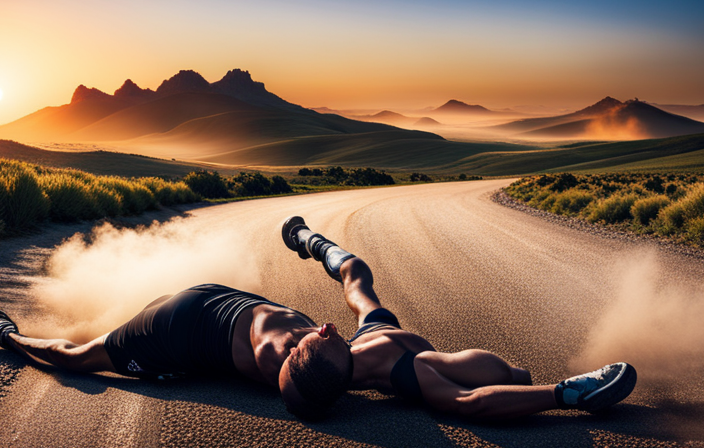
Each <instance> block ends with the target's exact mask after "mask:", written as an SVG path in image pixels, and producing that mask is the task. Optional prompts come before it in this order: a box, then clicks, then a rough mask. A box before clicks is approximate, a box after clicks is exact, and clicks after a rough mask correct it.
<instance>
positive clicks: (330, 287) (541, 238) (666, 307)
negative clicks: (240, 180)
mask: <svg viewBox="0 0 704 448" xmlns="http://www.w3.org/2000/svg"><path fill="white" fill-rule="evenodd" d="M506 184H508V181H505V180H498V181H481V182H465V183H450V184H430V185H421V186H411V187H393V188H381V189H370V190H355V191H342V192H334V193H324V194H317V195H309V196H298V197H289V198H274V199H267V200H257V201H248V202H242V203H234V204H227V205H222V206H215V207H208V208H202V209H198V210H194V211H192V212H191V213H192V217H190V218H188V219H186V220H184V221H182V222H179V223H178V224H174V225H171V226H169V225H166V226H162V227H160V228H159V229H160V230H157V231H154V232H153V233H151V234H150V235H149V236H145V235H146V234H144V233H143V234H142V235H143V236H142V237H140V236H138V235H137V234H135V233H134V232H132V231H127V232H125V233H123V234H113V235H112V237H111V238H112V240H111V241H112V243H113V244H117V245H118V246H112V247H111V246H109V244H108V243H106V247H108V249H104V250H110V251H112V252H111V253H112V254H113V255H112V256H111V257H112V258H111V260H112V259H113V258H114V259H116V260H118V262H116V264H115V265H114V266H113V265H110V266H109V267H105V266H103V265H100V266H101V267H104V268H105V269H104V270H107V271H108V272H103V271H100V267H98V266H97V265H96V264H95V262H93V263H94V264H93V266H95V270H96V274H95V276H96V277H97V278H99V279H100V278H108V277H110V276H111V275H112V276H125V275H126V274H125V272H133V271H130V270H129V269H133V270H134V272H135V273H134V275H135V276H138V275H139V273H144V272H146V273H147V274H149V273H150V272H152V270H153V272H154V273H155V275H154V277H155V279H154V282H153V285H151V287H152V288H155V287H158V288H161V289H162V293H166V292H174V291H175V290H178V288H180V287H181V286H182V284H184V283H185V284H187V283H186V282H191V283H192V282H193V281H195V279H196V278H203V280H202V282H210V281H219V282H223V283H228V284H231V285H232V286H235V287H237V286H238V285H239V284H240V283H245V284H246V285H247V288H249V289H252V290H254V292H258V293H260V294H263V295H265V296H267V297H268V298H270V299H272V300H275V301H278V302H281V303H284V304H286V305H290V306H292V307H295V308H297V309H300V310H301V311H303V312H305V313H307V314H309V315H310V316H311V317H313V318H314V319H315V320H316V321H318V322H325V321H332V322H336V323H337V324H338V326H339V327H340V329H341V330H342V332H343V333H344V334H347V335H351V334H352V333H353V331H354V329H355V323H354V319H353V318H352V315H351V313H349V312H348V311H347V310H346V309H345V306H344V302H343V300H342V295H341V289H340V287H339V285H337V284H336V283H335V282H333V281H332V280H330V279H329V278H328V277H327V276H326V275H325V273H324V271H323V269H322V268H321V267H320V266H319V265H318V264H317V263H314V262H312V261H311V260H306V261H303V260H299V259H298V258H297V257H296V256H295V254H293V253H291V252H289V251H288V250H287V249H286V248H285V247H284V245H283V243H282V242H281V240H280V230H279V229H280V225H281V223H282V221H283V219H284V218H285V217H287V216H289V215H293V214H299V215H302V216H304V217H305V219H306V221H307V222H308V223H309V224H310V225H311V227H312V228H313V229H314V230H316V231H319V232H321V233H323V234H324V235H326V236H328V237H329V238H331V239H333V240H334V241H336V242H338V243H339V244H340V245H341V246H343V247H345V248H346V249H348V250H350V251H351V252H353V253H355V254H357V255H359V256H361V257H363V258H364V259H365V260H366V261H367V262H368V263H369V265H370V266H371V267H372V270H373V272H374V275H375V282H376V283H375V285H376V288H377V291H378V293H379V296H380V298H381V299H382V303H384V304H385V305H386V307H388V308H390V309H391V310H393V311H394V312H396V313H397V315H398V317H399V320H400V321H401V323H402V324H403V325H404V326H405V328H407V329H409V330H411V331H415V332H418V333H420V334H422V335H425V336H426V337H427V338H428V339H429V340H430V341H431V342H432V343H433V344H434V345H435V346H436V347H437V348H438V349H441V350H461V349H464V348H468V347H480V348H484V349H488V350H493V351H495V352H497V353H499V354H500V355H502V356H504V357H505V358H507V359H508V360H510V361H511V362H513V363H515V364H517V365H519V366H522V367H525V368H528V369H530V370H531V371H532V373H533V378H534V381H535V382H537V383H553V382H557V381H559V380H560V379H562V378H563V377H565V376H567V375H570V374H572V373H577V372H578V371H579V370H580V369H592V368H597V367H600V366H601V365H603V364H605V363H607V362H611V361H615V360H620V359H623V360H627V361H630V362H632V363H633V364H634V365H635V366H636V368H637V369H638V370H639V374H640V378H641V381H640V382H639V384H638V386H637V388H636V390H635V392H634V393H633V394H632V396H631V397H629V399H627V400H626V401H625V402H624V403H623V404H621V405H618V406H616V407H615V408H614V409H613V410H612V412H610V413H608V414H607V415H601V416H591V415H589V414H584V413H580V412H576V411H574V412H573V411H570V412H564V411H554V412H550V413H545V414H542V415H538V416H532V417H528V418H525V419H522V420H519V421H514V422H511V423H507V424H495V423H494V424H492V423H481V422H469V421H462V420H459V419H455V418H450V417H447V416H444V415H441V414H437V413H433V412H427V411H425V410H422V409H419V408H414V407H409V406H407V405H405V404H403V403H402V402H400V401H399V400H397V399H395V398H391V397H387V396H383V395H380V394H377V393H375V392H366V393H353V394H348V395H347V396H345V397H344V398H343V399H342V400H341V401H340V402H339V404H338V405H337V406H336V409H335V412H334V414H333V415H332V416H331V418H330V419H329V420H328V421H326V422H323V423H319V424H304V423H301V422H298V421H296V420H295V419H293V418H292V417H291V416H289V415H288V414H287V413H286V411H285V410H284V408H283V405H282V404H281V402H280V400H279V398H278V396H277V394H276V393H275V392H272V391H270V390H268V389H265V388H263V387H260V386H258V385H254V384H250V383H244V382H228V381H224V380H211V381H205V380H198V381H196V380H194V381H180V382H167V383H159V384H152V383H147V382H142V381H138V380H131V379H123V378H119V377H117V376H109V375H108V376H103V375H85V376H78V375H69V374H65V373H61V372H56V371H50V370H44V371H42V370H38V369H35V368H33V367H30V366H27V365H25V364H24V363H22V361H20V360H19V359H18V358H17V357H16V356H14V355H12V354H9V353H7V352H2V351H0V377H1V378H2V379H3V383H0V414H1V415H2V418H1V419H0V446H18V447H24V446H27V447H29V446H32V447H35V446H62V447H63V446H66V447H79V446H101V447H117V446H120V447H122V446H134V447H157V446H204V447H212V446H243V445H251V446H323V445H325V446H330V445H332V446H370V445H373V446H384V447H409V446H410V447H412V446H440V447H442V446H561V447H563V446H634V445H642V446H660V445H662V446H673V445H679V444H683V445H687V446H702V445H704V423H703V422H704V369H703V368H702V364H703V363H702V358H703V356H702V349H701V347H702V345H704V334H702V331H701V330H700V327H701V321H702V317H704V305H703V304H704V293H702V291H703V290H704V280H702V279H704V275H703V274H704V263H703V262H702V261H701V260H697V259H695V258H691V257H689V258H688V257H685V256H682V255H677V254H672V253H669V252H666V251H664V250H662V249H659V248H658V247H657V246H655V245H652V244H646V243H633V242H628V241H623V240H619V239H610V238H605V237H603V236H596V235H592V234H589V233H585V232H583V231H579V230H574V229H571V228H569V227H567V226H562V225H557V224H552V223H549V222H546V221H544V220H542V219H540V218H537V217H533V216H528V215H526V214H523V213H521V212H519V211H516V210H512V209H509V208H505V207H503V206H500V205H497V204H495V203H493V202H492V201H491V200H490V198H489V196H490V193H491V192H492V191H495V190H496V189H497V188H499V187H501V186H504V185H506ZM146 233H149V232H146ZM128 234H129V236H126V235H128ZM121 238H122V239H121ZM140 238H144V239H143V240H140ZM147 238H149V242H147ZM105 239H109V238H108V237H107V236H106V237H105ZM154 240H158V242H157V243H154V242H153V241H154ZM98 241H101V240H100V238H98ZM115 241H118V243H115ZM204 241H211V242H213V244H212V245H210V246H208V245H207V244H206V243H204ZM170 242H171V243H172V244H170ZM150 244H157V245H158V247H157V246H150ZM203 245H205V246H206V247H202V246H203ZM115 247H122V248H125V247H126V248H127V249H129V248H134V249H133V250H134V251H137V252H139V250H141V249H144V247H147V251H148V253H149V254H156V255H154V257H156V258H157V261H158V262H159V263H162V264H163V265H168V266H169V268H168V270H167V271H168V272H167V274H168V273H170V275H162V274H163V273H162V272H161V271H160V270H159V269H158V268H155V267H154V266H155V264H154V261H155V260H154V259H153V257H152V258H150V256H151V255H145V254H143V253H140V254H141V255H140V254H132V255H130V250H127V254H120V253H119V250H117V249H115ZM165 247H169V248H171V249H169V250H167V249H165ZM90 250H91V249H88V250H87V253H90ZM96 250H97V249H96ZM246 254H249V255H246ZM84 255H85V254H84ZM84 255H74V256H72V257H69V258H71V261H69V262H68V264H69V265H71V263H75V264H80V263H82V262H83V261H81V260H82V258H81V257H84ZM86 257H87V258H86ZM120 257H124V258H125V259H129V260H130V261H129V263H127V264H120V263H119V260H120ZM84 258H86V261H85V263H89V265H90V263H91V262H90V261H89V258H90V257H88V256H87V255H85V257H84ZM126 266H127V267H126ZM76 269H78V270H79V271H80V269H79V268H76ZM60 274H61V273H58V274H56V275H60ZM156 274H159V275H156ZM61 275H66V274H65V273H64V274H61ZM130 275H131V274H130ZM6 278H9V277H6ZM99 279H98V280H96V281H103V280H99ZM89 280H90V279H86V282H88V283H90V282H89ZM62 281H65V282H66V283H64V284H63V285H66V284H68V285H73V286H75V285H76V283H75V280H71V278H70V276H69V277H67V279H64V280H62ZM105 281H107V280H105ZM130 281H131V280H130V278H121V279H119V281H118V282H116V283H112V285H113V286H112V287H113V289H115V290H117V291H118V292H119V291H121V290H122V289H121V288H128V285H127V284H128V283H129V282H130ZM71 282H74V283H71ZM234 283H237V284H234ZM57 285H58V286H57ZM57 285H54V286H51V285H50V286H49V290H48V291H53V293H56V291H57V290H58V289H60V286H61V285H62V284H61V283H60V282H59V283H57ZM51 288H54V289H53V290H52V289H51ZM164 289H165V290H164ZM243 289H244V288H243ZM35 291H36V290H35ZM34 294H35V297H33V298H31V299H27V300H30V301H34V302H32V303H35V305H33V306H34V308H32V307H31V306H30V308H31V309H34V310H36V311H35V312H36V313H37V315H40V314H41V313H47V309H49V310H50V309H51V307H49V308H47V304H46V303H45V302H41V301H40V300H41V297H37V296H36V295H37V294H36V292H35V293H34ZM57 294H58V293H57ZM150 294H151V290H150ZM78 296H80V293H79V294H78ZM155 296H156V295H155V294H154V295H153V297H144V298H143V299H142V298H140V299H139V300H140V303H139V306H143V304H144V303H146V302H147V301H148V298H154V297H155ZM76 300H79V299H76ZM96 300H97V299H96ZM13 303H14V304H13ZM13 303H10V304H8V306H9V307H10V308H12V307H13V306H14V307H20V305H18V304H17V303H15V302H13ZM40 305H41V306H40ZM129 306H132V307H136V306H138V305H137V304H132V305H129ZM129 306H128V308H129ZM26 307H27V305H25V308H26ZM80 307H85V305H81V306H80ZM20 308H21V307H20ZM20 308H18V309H20ZM116 312H118V311H116ZM122 312H125V311H122ZM130 312H131V311H130ZM118 314H119V313H118ZM96 319H97V318H96ZM31 321H32V317H31V316H28V315H25V316H24V317H23V318H22V321H21V322H20V325H21V326H22V325H24V326H25V327H28V326H29V327H30V328H32V322H31ZM100 322H103V324H100V323H98V324H96V325H97V327H100V325H107V324H106V323H105V322H106V321H105V320H104V319H103V320H102V321H100ZM35 327H36V325H35ZM91 331H98V330H97V329H96V330H91ZM3 395H4V397H3Z"/></svg>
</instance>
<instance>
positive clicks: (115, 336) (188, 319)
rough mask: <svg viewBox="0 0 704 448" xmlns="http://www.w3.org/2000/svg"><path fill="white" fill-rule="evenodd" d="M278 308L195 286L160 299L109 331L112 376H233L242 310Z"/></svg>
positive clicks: (261, 300)
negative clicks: (235, 339) (234, 345)
mask: <svg viewBox="0 0 704 448" xmlns="http://www.w3.org/2000/svg"><path fill="white" fill-rule="evenodd" d="M261 304H268V305H276V306H283V305H278V304H276V303H273V302H270V301H268V300H266V299H265V298H263V297H260V296H258V295H256V294H251V293H248V292H243V291H238V290H236V289H232V288H228V287H226V286H221V285H214V284H206V285H200V286H195V287H193V288H190V289H187V290H185V291H182V292H180V293H178V294H176V295H174V296H172V297H170V298H169V297H168V296H165V297H162V298H161V299H158V300H156V301H155V302H153V303H152V304H151V305H149V306H147V308H145V309H144V310H143V311H141V312H140V313H139V314H138V315H136V316H135V317H134V318H132V320H130V321H129V322H127V323H126V324H124V325H122V326H121V327H119V328H118V329H116V330H114V331H112V332H110V333H109V334H108V336H107V338H106V340H105V349H106V350H107V352H108V355H109V356H110V360H111V361H112V364H113V366H114V367H115V369H116V370H117V373H119V374H121V375H126V376H135V377H139V378H151V379H163V378H173V377H180V376H185V375H204V374H208V375H227V374H233V373H237V369H236V368H235V363H234V361H233V360H232V339H233V333H234V331H235V324H236V323H237V318H238V317H239V316H240V314H241V313H242V311H244V310H245V309H246V308H248V307H251V306H256V305H261Z"/></svg>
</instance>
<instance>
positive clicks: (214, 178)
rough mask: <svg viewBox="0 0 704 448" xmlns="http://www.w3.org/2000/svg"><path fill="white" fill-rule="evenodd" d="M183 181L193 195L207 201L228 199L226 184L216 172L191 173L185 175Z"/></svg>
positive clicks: (200, 171) (201, 171)
mask: <svg viewBox="0 0 704 448" xmlns="http://www.w3.org/2000/svg"><path fill="white" fill-rule="evenodd" d="M183 181H184V182H185V183H186V185H188V187H189V188H190V189H191V190H193V191H194V192H195V193H197V194H199V195H201V196H202V197H204V198H208V199H217V198H228V197H230V193H229V192H228V190H227V184H226V183H225V179H223V178H222V177H221V176H220V174H219V173H218V172H217V171H212V172H211V171H205V170H199V171H193V172H191V173H188V174H186V176H185V177H184V178H183Z"/></svg>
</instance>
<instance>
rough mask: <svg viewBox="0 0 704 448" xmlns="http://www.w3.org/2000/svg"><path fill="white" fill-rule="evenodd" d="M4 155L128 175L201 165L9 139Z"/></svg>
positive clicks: (1, 144)
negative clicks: (50, 148)
mask: <svg viewBox="0 0 704 448" xmlns="http://www.w3.org/2000/svg"><path fill="white" fill-rule="evenodd" d="M0 158H5V159H12V160H19V161H22V162H28V163H33V164H37V165H42V166H48V167H53V168H76V169H79V170H82V171H86V172H89V173H92V174H99V175H114V176H125V177H145V176H163V177H181V176H184V175H185V174H187V173H189V172H191V171H194V170H196V169H197V168H200V166H199V165H196V164H189V163H183V162H174V161H170V160H162V159H154V158H150V157H143V156H136V155H130V154H120V153H115V152H107V151H90V152H63V151H45V150H42V149H38V148H34V147H32V146H27V145H22V144H20V143H16V142H13V141H9V140H0Z"/></svg>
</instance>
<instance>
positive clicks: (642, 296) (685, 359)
mask: <svg viewBox="0 0 704 448" xmlns="http://www.w3.org/2000/svg"><path fill="white" fill-rule="evenodd" d="M629 259H630V260H629V261H626V262H624V264H623V266H622V267H621V271H620V272H619V274H620V278H621V279H622V281H621V283H620V285H619V288H618V290H617V294H616V297H615V298H614V301H613V303H612V304H611V305H610V307H608V308H607V310H606V312H605V314H604V315H603V316H602V317H601V319H600V321H599V322H597V324H596V325H595V326H594V327H593V328H592V331H591V334H590V335H589V337H588V340H587V341H586V345H585V349H584V352H583V353H582V354H581V356H580V357H579V358H578V359H575V360H573V361H572V363H571V367H572V368H573V369H574V370H575V371H588V370H592V369H594V368H596V367H600V366H602V365H604V364H608V363H611V362H616V361H627V362H629V363H632V364H633V365H634V366H635V367H636V369H637V370H638V373H639V376H640V377H641V378H642V379H649V380H665V379H668V378H672V377H674V376H681V373H682V371H683V370H684V371H688V370H689V369H692V371H700V370H701V369H702V367H704V325H702V322H704V289H703V288H702V285H698V286H697V287H691V286H690V287H686V286H683V285H682V284H678V283H677V279H675V278H667V277H665V276H663V275H662V267H661V265H660V264H659V262H658V261H657V259H656V257H655V255H654V254H653V253H635V254H629Z"/></svg>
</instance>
